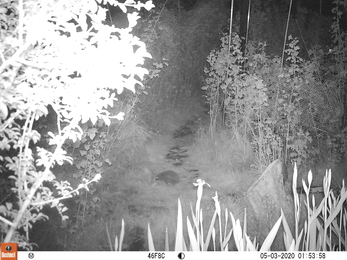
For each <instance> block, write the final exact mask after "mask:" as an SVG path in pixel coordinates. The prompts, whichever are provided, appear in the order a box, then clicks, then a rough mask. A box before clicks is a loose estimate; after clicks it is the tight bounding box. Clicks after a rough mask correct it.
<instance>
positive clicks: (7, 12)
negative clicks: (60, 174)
mask: <svg viewBox="0 0 347 260" xmlns="http://www.w3.org/2000/svg"><path fill="white" fill-rule="evenodd" d="M102 2H103V1H94V0H90V1H83V2H82V1H81V2H78V3H77V2H76V1H63V2H61V1H60V2H57V1H45V2H44V3H43V1H34V0H31V1H25V3H23V2H19V3H17V2H15V1H9V0H7V1H6V2H5V3H2V4H1V5H0V22H1V24H2V28H5V31H4V33H3V36H4V37H1V40H0V41H1V45H0V52H1V57H2V58H1V63H0V77H1V80H0V82H1V83H0V88H1V96H0V119H1V121H2V122H3V124H2V126H1V128H0V136H1V141H0V148H1V150H3V151H5V153H4V154H1V156H0V160H1V161H2V162H3V163H4V166H5V168H6V171H9V172H10V173H9V174H10V175H11V176H10V177H9V178H10V179H12V180H13V181H14V182H13V183H12V184H13V186H12V192H13V193H14V194H16V196H17V199H16V200H15V201H12V202H9V201H6V200H5V199H4V200H3V201H2V202H1V203H3V204H4V205H1V206H0V214H1V216H0V220H1V222H0V224H1V225H0V229H1V233H2V234H5V235H6V236H5V237H4V238H1V240H3V241H4V242H9V241H13V242H18V243H19V246H20V247H25V248H31V245H30V243H29V230H30V228H31V227H32V224H33V223H35V222H36V221H37V220H39V219H43V218H47V216H45V215H44V214H42V212H41V210H42V208H43V206H44V205H50V206H51V207H56V208H57V209H58V211H59V213H60V214H61V215H62V218H63V220H66V219H67V216H66V215H64V212H65V211H66V210H67V208H66V207H65V206H64V205H63V204H62V202H61V200H63V199H66V198H70V197H71V196H73V195H75V194H79V192H80V189H82V188H86V189H88V185H89V184H90V183H92V182H94V181H98V180H99V179H100V177H101V175H100V173H101V171H100V166H101V164H102V162H101V160H99V156H100V155H101V152H100V151H99V150H97V149H96V147H95V145H100V144H102V143H97V144H96V143H92V145H91V146H90V145H89V144H84V151H83V150H81V151H80V152H81V155H82V156H86V159H85V160H82V161H80V162H79V164H78V166H79V168H80V169H81V172H80V174H82V175H83V178H82V179H83V180H82V183H81V184H80V185H79V186H78V188H76V189H74V188H72V187H71V185H70V183H69V182H67V181H58V180H57V179H56V176H55V175H54V174H53V173H52V171H51V169H52V167H53V166H55V165H56V164H58V165H62V164H63V163H64V162H69V163H72V161H73V160H72V157H70V156H68V155H67V151H66V147H64V146H63V145H64V143H65V141H66V140H71V141H72V142H76V141H77V140H82V144H83V143H84V140H85V139H83V134H84V133H87V135H88V136H89V137H90V138H91V140H92V141H93V140H95V142H96V141H97V142H105V139H104V136H103V135H100V137H101V138H100V139H98V140H96V139H94V138H93V137H94V136H95V133H96V129H95V128H94V129H93V128H89V129H82V128H81V125H80V123H86V122H87V121H89V120H90V121H91V123H92V124H95V123H97V122H98V123H99V124H106V125H109V124H110V119H111V118H112V116H111V114H110V112H109V111H108V110H107V108H108V107H112V106H113V104H114V102H116V101H117V98H116V97H115V91H117V93H118V94H120V93H122V92H123V90H124V89H129V90H131V91H133V92H135V91H136V88H137V87H136V85H140V86H141V85H142V84H141V82H140V80H142V79H143V78H144V76H145V75H146V74H148V71H147V70H146V69H145V68H143V67H142V65H143V64H144V60H145V58H146V57H149V58H150V57H151V56H150V54H149V53H148V52H147V51H146V46H145V44H144V43H143V42H141V41H140V40H139V38H137V37H134V36H133V35H132V34H131V30H132V28H133V27H134V26H135V25H136V23H137V22H136V21H137V20H138V19H139V18H140V17H139V13H138V12H136V11H135V12H132V13H128V14H127V17H128V21H129V26H128V27H127V28H124V29H118V28H115V27H114V26H108V25H105V24H104V23H103V21H104V20H105V18H106V9H105V8H103V7H102V6H101V5H100V3H102ZM108 2H109V4H111V5H115V6H118V7H119V8H121V10H122V11H123V12H125V13H127V12H128V8H130V9H132V10H135V9H137V10H140V9H141V8H146V9H147V10H149V9H151V8H152V7H153V4H152V2H151V1H148V2H146V3H141V2H135V1H133V0H128V1H126V2H125V3H119V2H118V1H108ZM2 32H3V31H2ZM110 63H111V64H112V65H110ZM48 106H50V107H51V108H52V109H53V110H54V114H55V116H56V122H55V124H54V127H53V128H52V129H48V131H47V135H48V138H47V144H45V145H39V144H40V143H38V141H39V140H40V138H41V134H40V133H39V132H38V131H37V130H35V129H34V128H33V126H34V122H35V121H37V120H38V119H40V117H42V116H47V115H48V108H47V107H48ZM123 115H124V113H121V112H120V113H118V114H116V115H114V116H113V118H116V119H118V120H121V119H122V117H123ZM7 152H10V153H11V154H10V155H7V154H6V153H7ZM82 169H83V170H84V171H82ZM53 187H55V190H56V194H54V193H53V191H52V190H51V189H52V188H53Z"/></svg>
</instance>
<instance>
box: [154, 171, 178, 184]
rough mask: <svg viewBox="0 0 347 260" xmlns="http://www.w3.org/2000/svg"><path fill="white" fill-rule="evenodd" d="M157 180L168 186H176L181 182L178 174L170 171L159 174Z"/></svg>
mask: <svg viewBox="0 0 347 260" xmlns="http://www.w3.org/2000/svg"><path fill="white" fill-rule="evenodd" d="M155 179H156V180H158V181H162V182H165V183H166V184H167V185H175V184H177V183H178V182H179V181H180V178H179V177H178V174H177V173H176V172H174V171H170V170H169V171H164V172H161V173H159V174H158V175H157V177H156V178H155Z"/></svg>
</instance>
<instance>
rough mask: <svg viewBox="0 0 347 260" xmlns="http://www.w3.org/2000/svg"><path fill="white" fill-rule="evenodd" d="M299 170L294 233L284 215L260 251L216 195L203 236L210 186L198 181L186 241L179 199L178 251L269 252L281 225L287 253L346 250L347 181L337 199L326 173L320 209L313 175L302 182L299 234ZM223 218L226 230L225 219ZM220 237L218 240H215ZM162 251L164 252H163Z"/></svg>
mask: <svg viewBox="0 0 347 260" xmlns="http://www.w3.org/2000/svg"><path fill="white" fill-rule="evenodd" d="M296 179H297V167H296V165H295V167H294V174H293V185H292V188H293V196H294V212H295V230H294V231H293V233H294V235H293V234H292V231H291V230H290V228H289V226H288V223H287V220H286V218H285V216H284V214H283V211H281V216H280V217H279V219H278V220H277V222H276V223H275V224H274V226H273V228H272V229H271V231H270V232H269V234H268V235H267V237H266V238H265V240H264V241H263V243H262V246H261V247H260V248H259V244H258V243H257V240H256V238H255V239H254V240H253V241H251V239H250V237H249V236H248V235H247V220H246V214H245V215H244V224H243V227H242V226H241V223H240V220H239V219H237V220H235V218H234V216H233V214H232V213H231V212H228V210H227V209H225V211H224V214H223V212H221V207H220V203H219V201H218V194H217V192H216V193H215V196H214V197H213V200H214V202H215V211H214V214H213V217H212V220H211V222H210V223H209V229H208V232H207V234H206V235H205V234H204V229H203V227H204V221H203V220H204V218H203V212H202V209H201V198H202V194H203V186H204V185H205V184H206V185H209V184H207V183H206V182H205V181H203V180H200V179H199V180H197V182H196V183H194V185H195V186H197V201H196V204H195V209H193V208H192V207H191V217H190V218H189V217H188V216H187V222H186V223H187V225H186V229H187V231H188V239H185V238H184V235H183V233H184V232H183V231H184V229H185V227H184V225H183V214H182V206H181V202H180V200H179V199H178V214H177V230H176V240H175V247H174V250H175V251H207V250H213V251H228V250H229V248H230V247H229V245H230V243H231V242H232V241H231V239H232V238H233V239H234V243H235V245H236V248H237V250H238V251H257V250H260V251H268V250H271V245H272V243H273V241H274V239H275V237H276V234H277V232H278V229H279V227H280V225H281V223H282V225H283V227H284V234H283V239H284V244H285V249H286V250H287V251H298V250H300V251H322V250H323V251H332V250H338V251H342V250H345V249H346V248H347V240H346V236H347V228H346V223H347V211H346V207H344V204H345V200H346V199H347V192H346V188H345V183H344V181H343V182H342V187H341V190H340V192H339V194H338V195H335V194H334V193H333V191H332V190H331V189H330V183H331V171H330V170H329V171H327V172H326V175H325V177H324V180H323V189H324V198H323V200H322V201H321V202H320V204H319V205H318V206H317V205H316V202H315V197H314V196H311V201H310V196H309V195H310V187H311V183H312V173H311V171H310V172H309V174H308V186H307V185H306V183H305V181H304V180H303V181H302V182H303V187H304V191H305V195H306V201H305V205H306V209H307V219H306V220H305V222H304V228H303V229H302V230H300V232H299V220H300V217H301V212H300V200H299V194H298V193H297V190H296ZM223 217H224V226H223V222H222V218H223ZM229 217H230V221H231V228H230V229H228V228H227V227H228V221H229ZM216 234H219V237H216ZM123 235H124V226H122V231H121V234H120V242H119V243H118V238H117V237H116V242H115V243H116V244H115V247H112V246H111V245H112V243H111V240H110V236H108V238H109V241H110V248H111V250H112V249H113V248H118V249H121V241H122V240H123ZM165 241H166V243H165V250H167V251H168V250H170V248H169V244H168V234H167V230H166V239H165ZM148 249H149V251H155V250H156V249H155V245H154V243H153V237H152V233H151V228H150V226H149V224H148ZM160 250H162V249H160ZM171 250H172V249H171Z"/></svg>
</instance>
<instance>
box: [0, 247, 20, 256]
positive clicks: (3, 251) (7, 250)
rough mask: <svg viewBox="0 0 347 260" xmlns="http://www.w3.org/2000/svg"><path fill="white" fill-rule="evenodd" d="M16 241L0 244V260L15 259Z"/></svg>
mask: <svg viewBox="0 0 347 260" xmlns="http://www.w3.org/2000/svg"><path fill="white" fill-rule="evenodd" d="M17 248H18V247H17V243H1V244H0V260H17V251H18V250H17Z"/></svg>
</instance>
